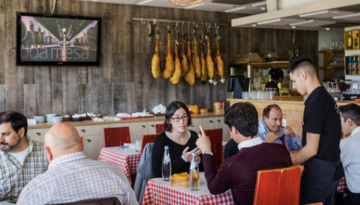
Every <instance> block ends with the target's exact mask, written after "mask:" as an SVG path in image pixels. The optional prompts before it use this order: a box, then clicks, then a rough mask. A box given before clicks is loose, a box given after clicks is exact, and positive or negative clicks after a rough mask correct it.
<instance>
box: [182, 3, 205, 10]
mask: <svg viewBox="0 0 360 205" xmlns="http://www.w3.org/2000/svg"><path fill="white" fill-rule="evenodd" d="M204 5H205V3H202V4H198V5H194V6H187V7H185V9H192V8H196V7H199V6H204Z"/></svg>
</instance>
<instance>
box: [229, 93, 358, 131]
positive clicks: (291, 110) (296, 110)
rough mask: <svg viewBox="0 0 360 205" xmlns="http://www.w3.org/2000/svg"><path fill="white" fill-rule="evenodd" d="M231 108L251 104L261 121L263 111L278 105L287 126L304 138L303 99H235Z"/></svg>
mask: <svg viewBox="0 0 360 205" xmlns="http://www.w3.org/2000/svg"><path fill="white" fill-rule="evenodd" d="M227 101H229V102H230V106H231V105H233V104H234V103H237V102H250V103H252V104H253V105H254V106H255V107H256V110H257V111H258V117H259V120H260V119H261V118H262V113H263V110H264V108H265V107H266V106H268V105H270V104H277V105H278V106H279V107H280V108H281V110H282V111H283V119H286V125H287V126H290V127H291V128H292V129H293V130H294V132H295V133H296V134H297V135H300V136H302V124H301V122H302V120H303V114H304V100H303V97H302V96H301V97H280V98H276V99H273V100H251V99H233V98H228V99H227ZM336 103H337V104H338V105H339V106H340V105H346V104H350V103H354V101H336Z"/></svg>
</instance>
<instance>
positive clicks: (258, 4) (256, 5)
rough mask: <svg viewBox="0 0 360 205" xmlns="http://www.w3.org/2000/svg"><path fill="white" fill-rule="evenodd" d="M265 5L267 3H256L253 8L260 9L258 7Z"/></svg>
mask: <svg viewBox="0 0 360 205" xmlns="http://www.w3.org/2000/svg"><path fill="white" fill-rule="evenodd" d="M264 5H266V1H263V2H259V3H255V4H253V5H252V6H253V7H258V6H264Z"/></svg>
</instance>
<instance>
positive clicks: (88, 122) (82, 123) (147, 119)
mask: <svg viewBox="0 0 360 205" xmlns="http://www.w3.org/2000/svg"><path fill="white" fill-rule="evenodd" d="M222 116H224V112H209V113H205V114H191V117H192V118H194V119H196V118H208V117H222ZM164 119H165V116H158V117H145V118H137V119H126V120H120V121H104V122H95V121H92V120H84V121H80V122H74V121H68V122H66V123H69V124H71V125H73V126H87V125H107V124H119V123H133V122H152V121H164ZM53 125H54V123H48V122H44V123H37V124H36V125H29V126H28V129H39V128H50V127H51V126H53Z"/></svg>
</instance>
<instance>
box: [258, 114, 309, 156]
mask: <svg viewBox="0 0 360 205" xmlns="http://www.w3.org/2000/svg"><path fill="white" fill-rule="evenodd" d="M269 133H270V130H269V128H268V127H267V126H266V124H265V121H264V119H263V118H261V120H260V122H259V127H258V134H257V136H258V137H260V138H261V139H262V140H263V141H265V138H266V135H268V134H269ZM276 133H277V134H278V135H280V136H282V135H283V134H284V128H283V127H281V128H280V130H279V131H277V132H276ZM284 138H285V146H286V149H287V150H288V151H289V152H290V151H299V150H300V149H301V148H302V141H301V137H300V136H299V135H296V136H295V139H292V138H291V136H289V135H285V136H284ZM273 143H277V144H282V141H281V139H276V140H275V141H274V142H273Z"/></svg>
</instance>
